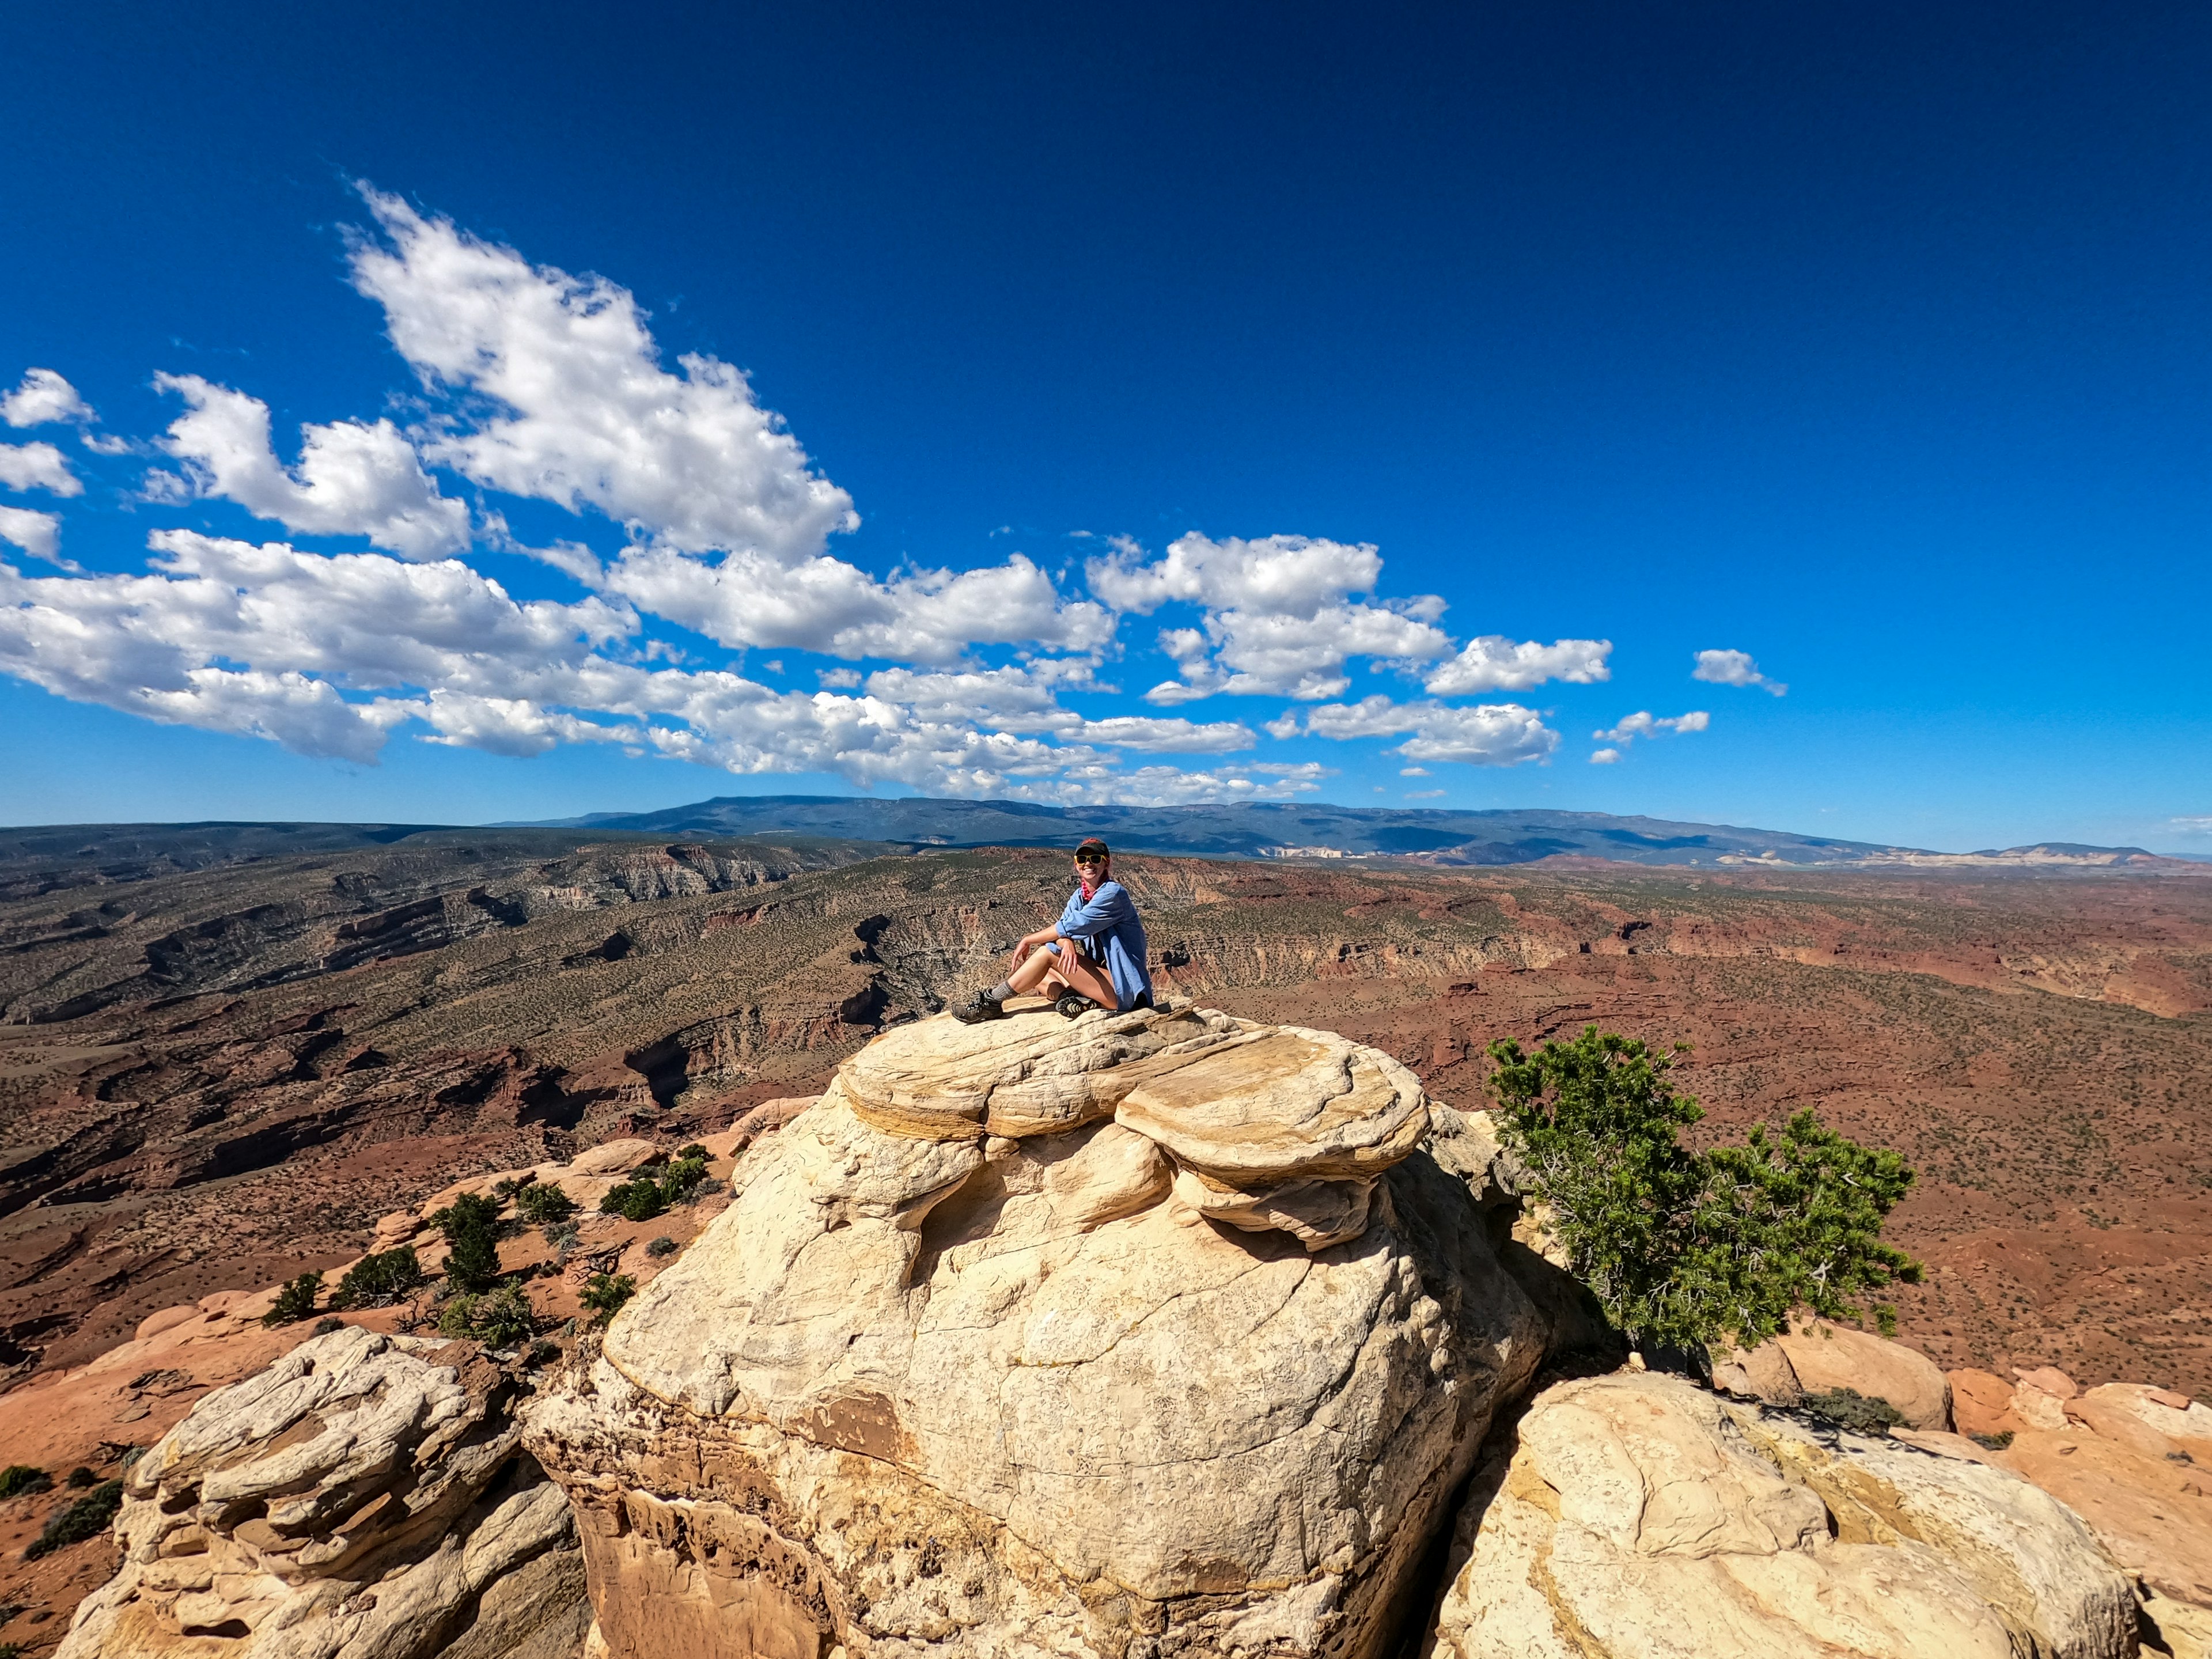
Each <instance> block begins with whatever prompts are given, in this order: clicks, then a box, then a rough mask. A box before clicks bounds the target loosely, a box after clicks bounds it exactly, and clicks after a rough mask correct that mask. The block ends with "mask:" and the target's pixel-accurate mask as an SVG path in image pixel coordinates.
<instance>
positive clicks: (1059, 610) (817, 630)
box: [604, 546, 1114, 663]
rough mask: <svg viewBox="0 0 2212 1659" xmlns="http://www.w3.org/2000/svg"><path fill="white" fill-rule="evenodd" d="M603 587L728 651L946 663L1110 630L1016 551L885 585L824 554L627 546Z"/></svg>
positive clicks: (910, 574)
mask: <svg viewBox="0 0 2212 1659" xmlns="http://www.w3.org/2000/svg"><path fill="white" fill-rule="evenodd" d="M604 586H605V588H606V590H607V591H608V592H612V593H618V594H620V595H622V596H623V598H624V599H629V601H630V602H631V603H633V604H635V605H637V606H638V607H639V608H640V609H641V610H645V611H651V612H653V614H654V615H655V616H659V617H667V618H668V620H669V621H671V622H673V623H681V624H682V625H683V626H684V627H686V628H689V629H694V630H696V632H698V633H702V634H704V635H707V636H708V638H709V639H712V640H714V641H718V642H719V643H720V644H723V645H726V646H730V647H769V648H775V647H796V648H798V649H799V650H805V651H819V652H822V653H825V654H826V655H829V656H835V657H848V658H852V657H886V658H902V659H906V660H908V661H918V662H933V663H946V662H953V661H957V660H958V659H960V658H962V657H963V656H964V655H965V654H966V653H967V650H968V647H970V646H972V645H1000V644H1003V645H1041V646H1044V647H1049V648H1055V649H1064V650H1073V651H1095V650H1097V649H1099V648H1100V647H1103V646H1104V645H1105V644H1106V642H1107V641H1109V640H1111V639H1112V638H1113V635H1114V618H1113V617H1112V616H1111V615H1110V614H1109V612H1108V611H1106V610H1105V608H1104V607H1103V606H1101V605H1095V604H1093V603H1091V601H1090V600H1088V599H1074V600H1066V599H1061V597H1060V592H1059V590H1058V589H1057V588H1056V587H1054V585H1053V580H1052V578H1051V576H1050V575H1048V574H1047V573H1046V572H1045V571H1043V570H1042V569H1040V568H1038V567H1037V566H1036V565H1035V564H1034V563H1032V562H1030V560H1029V559H1027V558H1025V557H1024V556H1022V555H1021V554H1018V553H1017V554H1015V555H1014V556H1012V558H1010V559H1009V560H1008V561H1007V562H1006V563H1005V564H1001V565H989V566H986V567H984V568H981V569H980V570H963V571H957V572H956V571H951V570H914V571H906V572H902V573H901V574H897V575H896V576H894V577H892V579H891V580H889V581H887V582H886V581H879V580H877V579H876V578H875V577H873V576H871V575H870V574H868V573H867V572H866V571H864V570H861V569H860V568H858V567H856V566H854V565H850V564H848V563H846V562H844V561H843V560H842V559H833V558H829V557H826V556H824V557H816V558H811V559H807V560H805V561H803V562H799V563H798V564H795V565H778V564H776V563H775V562H773V561H771V560H769V558H767V557H766V556H764V555H761V554H757V553H751V552H739V553H731V554H726V555H725V556H722V557H721V558H720V560H717V561H714V562H708V561H707V560H704V559H700V558H695V557H692V556H690V555H687V554H683V553H678V552H673V551H671V550H667V549H665V548H659V547H651V546H633V547H628V548H625V549H623V553H622V556H620V557H619V558H617V560H616V561H615V562H613V563H612V564H611V565H610V566H608V567H607V569H606V573H605V578H604Z"/></svg>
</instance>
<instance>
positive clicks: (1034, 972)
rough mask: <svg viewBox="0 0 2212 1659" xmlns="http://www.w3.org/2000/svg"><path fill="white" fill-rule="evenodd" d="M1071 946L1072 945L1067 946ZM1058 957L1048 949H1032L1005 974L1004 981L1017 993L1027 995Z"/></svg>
mask: <svg viewBox="0 0 2212 1659" xmlns="http://www.w3.org/2000/svg"><path fill="white" fill-rule="evenodd" d="M1067 948H1072V947H1067ZM1059 962H1060V958H1059V957H1055V956H1054V955H1053V953H1052V952H1051V951H1030V953H1029V955H1027V956H1026V957H1023V958H1022V965H1021V966H1020V967H1018V968H1017V969H1014V970H1013V971H1012V973H1010V974H1008V975H1006V983H1007V984H1009V985H1011V986H1012V987H1014V990H1015V993H1016V994H1018V995H1021V996H1027V995H1028V994H1030V992H1031V991H1034V990H1036V988H1037V987H1038V986H1039V985H1040V984H1041V983H1042V981H1044V980H1045V979H1046V977H1047V976H1048V975H1050V974H1051V973H1052V970H1053V969H1054V967H1056V966H1057V965H1058V964H1059Z"/></svg>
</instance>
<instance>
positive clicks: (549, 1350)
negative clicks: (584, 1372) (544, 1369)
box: [529, 1336, 561, 1365]
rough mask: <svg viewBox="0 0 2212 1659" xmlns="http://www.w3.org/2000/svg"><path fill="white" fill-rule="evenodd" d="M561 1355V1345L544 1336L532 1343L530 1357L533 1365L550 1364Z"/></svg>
mask: <svg viewBox="0 0 2212 1659" xmlns="http://www.w3.org/2000/svg"><path fill="white" fill-rule="evenodd" d="M560 1357H561V1345H560V1344H559V1343H558V1342H549V1341H547V1340H545V1339H544V1337H542V1336H541V1337H539V1338H538V1340H537V1341H535V1342H533V1343H532V1344H531V1345H530V1354H529V1359H530V1363H531V1364H532V1365H550V1364H552V1363H553V1362H554V1361H555V1360H556V1359H558V1358H560Z"/></svg>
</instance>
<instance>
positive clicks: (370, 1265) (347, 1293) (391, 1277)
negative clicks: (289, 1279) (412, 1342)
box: [331, 1244, 423, 1308]
mask: <svg viewBox="0 0 2212 1659" xmlns="http://www.w3.org/2000/svg"><path fill="white" fill-rule="evenodd" d="M422 1279H423V1273H422V1263H421V1262H420V1261H416V1258H415V1247H414V1246H413V1245H412V1244H402V1245H401V1246H400V1247H399V1248H398V1249H396V1250H380V1251H378V1252H377V1253H376V1254H375V1255H365V1256H363V1257H362V1259H361V1260H360V1261H356V1262H355V1263H354V1265H353V1266H352V1267H349V1268H348V1269H347V1270H346V1275H345V1277H344V1278H343V1279H340V1280H338V1290H337V1295H336V1296H334V1297H331V1306H332V1307H333V1308H388V1307H390V1306H391V1305H392V1304H393V1303H395V1302H404V1301H405V1300H406V1299H407V1297H408V1296H409V1295H410V1293H411V1292H412V1291H415V1290H416V1288H417V1287H418V1286H420V1285H421V1284H422Z"/></svg>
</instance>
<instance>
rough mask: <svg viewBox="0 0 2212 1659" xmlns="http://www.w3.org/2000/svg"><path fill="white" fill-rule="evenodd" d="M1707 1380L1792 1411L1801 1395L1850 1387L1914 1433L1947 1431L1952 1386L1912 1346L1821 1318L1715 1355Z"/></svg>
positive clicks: (1925, 1357)
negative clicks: (1892, 1410) (1881, 1403)
mask: <svg viewBox="0 0 2212 1659" xmlns="http://www.w3.org/2000/svg"><path fill="white" fill-rule="evenodd" d="M1713 1382H1714V1384H1715V1386H1716V1387H1718V1388H1720V1389H1724V1390H1725V1391H1727V1392H1728V1393H1730V1394H1734V1395H1739V1396H1741V1397H1744V1398H1747V1399H1754V1400H1758V1401H1762V1402H1764V1403H1765V1404H1766V1405H1770V1406H1794V1405H1796V1403H1797V1401H1799V1400H1801V1399H1802V1398H1803V1396H1805V1395H1808V1394H1827V1393H1830V1392H1832V1391H1833V1390H1835V1389H1855V1390H1856V1391H1857V1392H1858V1393H1859V1394H1862V1395H1865V1396H1866V1397H1867V1398H1868V1399H1869V1400H1887V1401H1888V1402H1889V1403H1890V1404H1891V1405H1892V1406H1894V1407H1896V1408H1897V1409H1898V1411H1899V1412H1900V1413H1903V1414H1904V1418H1905V1423H1906V1424H1907V1425H1909V1426H1911V1427H1912V1428H1916V1429H1948V1428H1949V1427H1950V1426H1951V1384H1950V1381H1949V1379H1948V1378H1947V1377H1946V1376H1944V1374H1943V1373H1942V1370H1939V1369H1937V1367H1936V1362H1935V1361H1934V1360H1932V1359H1930V1358H1928V1356H1927V1355H1925V1354H1923V1353H1922V1352H1919V1351H1918V1350H1917V1349H1916V1348H1909V1347H1907V1346H1905V1344H1903V1343H1902V1342H1892V1341H1889V1340H1887V1339H1886V1338H1883V1337H1879V1336H1876V1335H1875V1334H1873V1333H1872V1332H1871V1331H1857V1330H1853V1329H1851V1328H1850V1327H1849V1326H1845V1325H1832V1324H1830V1323H1829V1322H1827V1321H1826V1320H1825V1319H1821V1320H1813V1321H1809V1322H1807V1323H1805V1324H1802V1325H1797V1326H1794V1327H1793V1328H1791V1329H1790V1330H1788V1331H1785V1332H1784V1333H1783V1334H1781V1335H1779V1336H1777V1337H1774V1338H1772V1339H1771V1340H1769V1341H1765V1342H1762V1343H1760V1344H1759V1346H1757V1347H1756V1348H1753V1349H1751V1350H1750V1351H1749V1352H1744V1351H1741V1350H1736V1349H1729V1350H1726V1351H1723V1352H1717V1353H1716V1354H1715V1356H1714V1370H1713Z"/></svg>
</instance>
